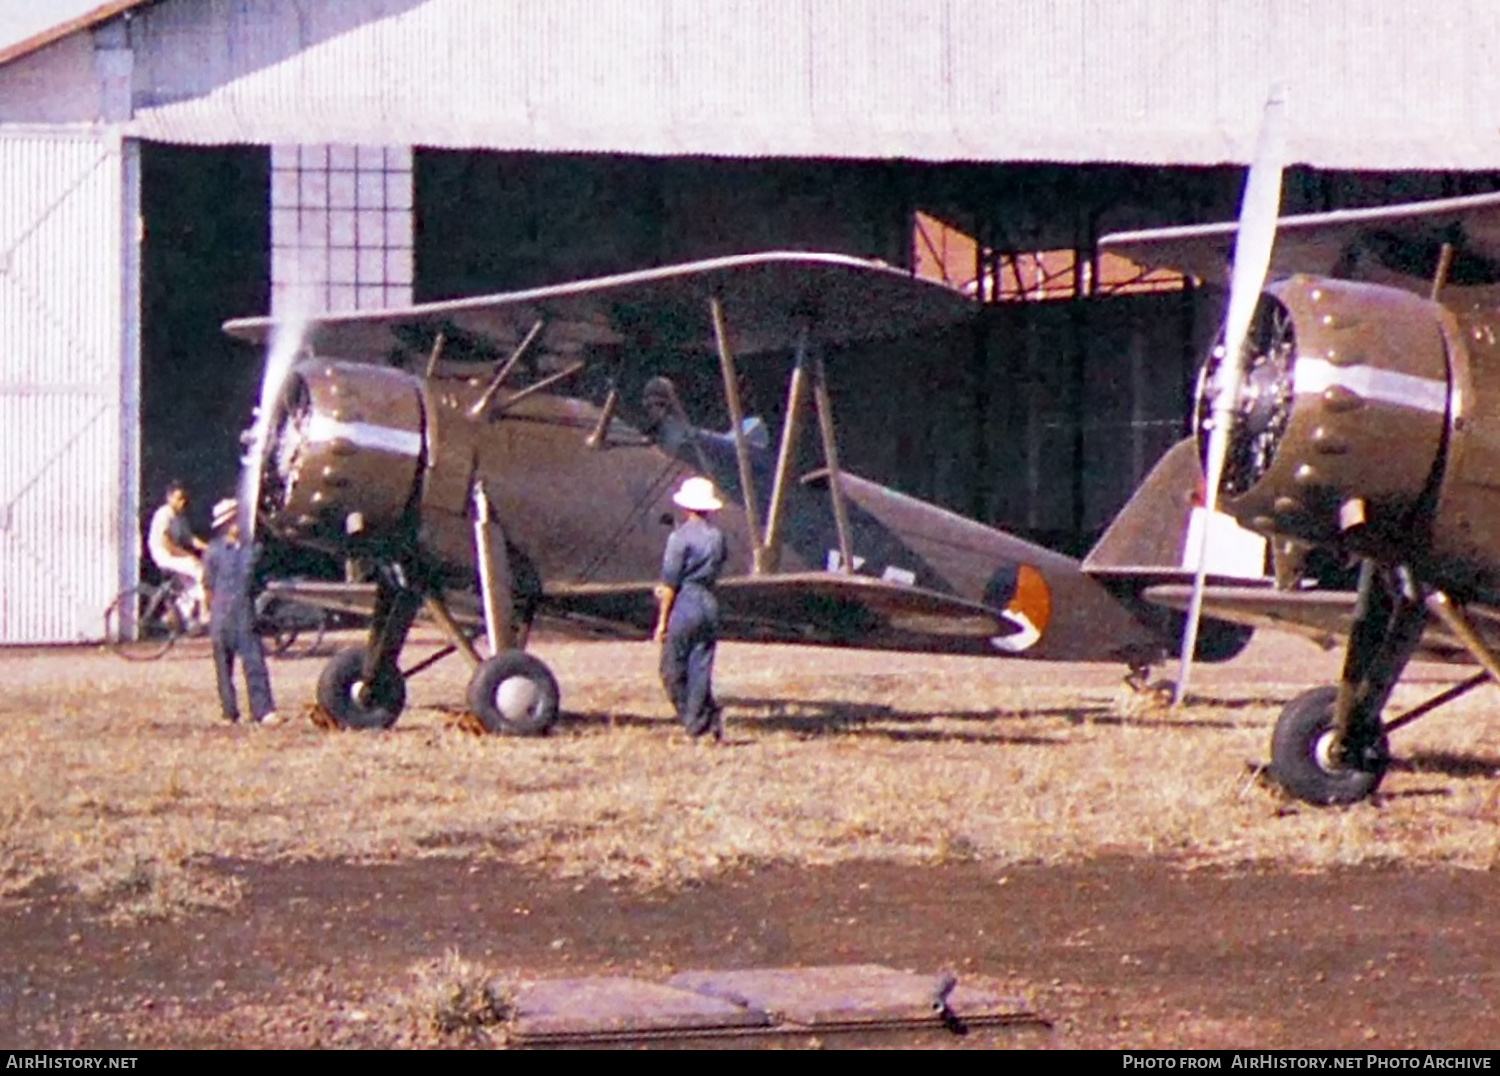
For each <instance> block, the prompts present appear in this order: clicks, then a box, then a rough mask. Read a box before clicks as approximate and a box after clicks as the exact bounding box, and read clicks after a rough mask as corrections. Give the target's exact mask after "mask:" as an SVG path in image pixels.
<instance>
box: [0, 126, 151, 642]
mask: <svg viewBox="0 0 1500 1076" xmlns="http://www.w3.org/2000/svg"><path fill="white" fill-rule="evenodd" d="M133 161H134V147H133V146H131V145H129V144H125V145H123V146H122V145H121V143H120V141H119V139H118V138H117V137H115V138H112V137H111V136H109V135H107V134H101V133H99V132H78V133H50V134H49V133H31V134H20V133H15V132H0V190H3V191H4V192H5V196H4V197H3V198H0V326H3V327H4V347H3V348H0V642H6V643H40V642H62V641H73V640H79V639H94V638H98V637H100V635H101V634H102V631H103V621H102V616H103V611H104V607H105V606H106V605H107V604H108V603H109V601H110V600H111V598H113V596H114V595H115V593H116V592H117V591H118V590H119V588H120V587H121V585H122V584H123V583H124V582H125V581H127V580H129V579H130V578H133V576H134V573H135V570H136V567H135V561H134V557H133V556H132V555H127V551H133V549H134V545H135V536H134V533H133V532H134V526H133V521H134V519H135V514H136V513H135V507H136V499H137V491H136V478H135V474H136V460H135V456H136V447H135V438H136V433H135V429H136V425H137V417H136V414H135V409H136V401H137V400H138V385H137V381H136V377H135V371H134V367H133V362H134V360H133V356H134V354H135V351H136V347H135V345H134V342H133V339H132V334H133V333H134V332H135V326H136V324H137V319H136V316H135V314H134V312H133V310H132V309H131V306H132V304H133V295H134V287H135V285H134V283H133V281H134V279H135V275H134V265H133V264H132V257H131V254H130V252H131V251H132V250H134V243H133V242H131V239H133V235H130V234H127V232H126V227H125V224H126V221H127V220H128V221H129V222H130V225H131V230H132V232H133V228H134V221H135V214H134V213H133V212H132V213H130V214H128V215H127V214H125V213H124V212H123V208H124V206H125V205H126V204H127V202H130V200H131V199H133V191H134V188H135V178H134V177H135V168H134V164H133ZM132 204H133V203H132ZM122 250H124V251H125V252H126V253H125V254H124V255H123V256H122V255H121V253H120V252H121V251H122ZM122 520H129V521H131V526H130V527H129V528H127V529H125V530H124V531H122V527H121V521H122Z"/></svg>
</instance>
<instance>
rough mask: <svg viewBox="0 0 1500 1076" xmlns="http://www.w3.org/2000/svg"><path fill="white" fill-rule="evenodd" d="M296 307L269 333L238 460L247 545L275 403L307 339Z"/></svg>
mask: <svg viewBox="0 0 1500 1076" xmlns="http://www.w3.org/2000/svg"><path fill="white" fill-rule="evenodd" d="M295 305H296V306H297V307H298V309H297V310H296V311H295V312H294V313H293V315H292V316H290V317H288V318H286V319H285V320H283V321H279V322H277V324H276V326H275V328H274V329H273V330H272V333H271V346H270V347H269V348H268V349H267V351H266V364H265V369H264V370H263V371H262V373H261V380H260V402H259V403H258V404H257V405H256V408H255V417H254V420H253V421H252V423H251V425H250V429H249V431H248V432H247V433H246V434H245V436H244V441H245V454H244V456H243V458H242V459H241V466H240V488H239V491H238V497H239V502H240V528H241V531H242V532H243V534H244V537H245V541H247V542H253V541H254V540H255V532H256V525H257V523H258V522H259V520H260V480H261V473H262V471H263V470H264V469H265V465H266V453H267V452H268V451H269V450H270V440H271V433H272V430H271V423H272V421H273V419H274V417H275V411H276V401H277V400H279V399H280V398H281V392H282V389H283V388H284V387H285V386H286V380H287V376H288V375H289V374H290V373H291V370H292V365H293V364H294V363H295V362H296V360H297V356H298V355H299V354H300V353H301V351H302V345H303V343H304V341H305V340H306V337H307V322H308V319H307V315H306V313H305V311H304V310H303V309H302V307H303V305H304V304H301V303H298V304H295Z"/></svg>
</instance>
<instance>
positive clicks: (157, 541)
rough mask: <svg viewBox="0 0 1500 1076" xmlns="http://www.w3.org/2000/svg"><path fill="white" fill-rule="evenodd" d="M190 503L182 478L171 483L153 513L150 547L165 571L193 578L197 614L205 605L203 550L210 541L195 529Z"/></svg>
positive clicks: (148, 547)
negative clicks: (206, 540) (189, 516)
mask: <svg viewBox="0 0 1500 1076" xmlns="http://www.w3.org/2000/svg"><path fill="white" fill-rule="evenodd" d="M187 505H188V495H187V488H186V487H185V486H184V485H183V484H182V483H181V482H176V481H174V482H171V483H169V484H168V485H167V497H166V500H165V501H164V502H163V503H162V504H161V505H160V506H159V507H158V508H157V509H156V512H155V514H154V515H152V517H151V528H150V530H149V531H148V532H147V538H146V548H147V549H148V550H150V552H151V560H152V562H153V563H154V564H155V565H156V566H157V567H158V568H160V569H161V570H162V571H163V572H167V573H169V574H174V575H182V576H186V577H187V578H188V579H189V580H190V581H191V582H192V587H191V588H190V589H189V590H188V592H187V594H188V597H189V599H190V600H191V602H192V605H193V609H194V612H195V614H196V613H197V612H199V611H201V610H202V608H203V562H202V561H201V560H200V559H199V554H201V553H202V552H203V550H205V549H207V548H208V543H207V542H205V541H203V539H201V538H199V537H198V536H197V535H196V534H194V533H193V526H192V524H191V523H190V522H189V521H188V517H187V514H186V513H187Z"/></svg>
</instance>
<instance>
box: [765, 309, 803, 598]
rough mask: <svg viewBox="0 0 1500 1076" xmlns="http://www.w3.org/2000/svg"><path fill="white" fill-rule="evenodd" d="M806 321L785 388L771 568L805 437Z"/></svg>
mask: <svg viewBox="0 0 1500 1076" xmlns="http://www.w3.org/2000/svg"><path fill="white" fill-rule="evenodd" d="M807 334H808V326H807V322H806V321H803V322H802V324H801V325H800V326H798V328H797V361H796V365H794V366H793V367H792V377H791V380H790V381H789V382H788V383H787V390H786V420H785V422H783V423H782V427H781V447H780V449H779V450H778V451H777V453H776V477H775V479H774V480H773V481H772V484H771V507H770V508H769V509H768V510H767V513H766V515H767V518H766V539H765V543H764V545H765V551H766V554H765V555H766V563H767V566H768V567H769V569H770V570H771V571H773V572H774V571H775V570H776V569H777V568H779V567H780V566H781V523H782V511H783V509H784V508H785V507H786V491H787V486H788V485H789V483H790V480H791V476H792V463H793V456H794V455H795V454H796V451H797V441H798V439H799V438H800V437H801V436H802V412H803V409H804V407H805V405H806V402H807Z"/></svg>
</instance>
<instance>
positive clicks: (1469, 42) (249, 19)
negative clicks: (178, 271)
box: [0, 0, 1500, 170]
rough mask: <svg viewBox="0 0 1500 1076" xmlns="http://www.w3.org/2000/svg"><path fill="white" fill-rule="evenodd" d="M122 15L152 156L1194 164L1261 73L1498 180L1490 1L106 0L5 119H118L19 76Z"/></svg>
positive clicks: (1263, 79)
mask: <svg viewBox="0 0 1500 1076" xmlns="http://www.w3.org/2000/svg"><path fill="white" fill-rule="evenodd" d="M127 15H128V16H130V19H131V21H130V27H129V31H128V35H126V36H127V37H128V41H129V49H130V52H131V58H132V63H131V67H130V68H129V70H128V72H127V73H128V77H129V79H130V108H129V116H130V118H129V120H128V124H127V130H128V131H129V132H130V133H134V134H136V135H138V136H139V137H143V138H147V139H154V140H159V141H167V142H180V143H200V144H220V143H252V144H268V143H269V144H274V143H290V142H346V143H347V142H353V143H366V142H388V143H390V142H397V143H410V144H415V145H425V146H447V147H455V148H457V147H466V148H490V149H508V150H540V151H563V152H606V153H640V154H652V155H716V156H752V157H753V156H780V157H823V158H830V157H831V158H907V159H915V160H928V161H957V160H965V161H1052V162H1059V163H1082V162H1131V163H1145V164H1205V165H1206V164H1218V163H1236V162H1244V161H1246V160H1248V158H1249V156H1250V154H1251V151H1252V149H1253V143H1254V137H1255V128H1256V124H1257V122H1258V116H1259V113H1260V107H1261V104H1262V102H1263V101H1264V99H1265V96H1266V93H1267V90H1268V88H1269V87H1270V86H1271V85H1272V84H1273V83H1275V82H1278V81H1279V82H1282V83H1283V84H1285V85H1286V87H1287V92H1288V98H1289V105H1288V119H1289V128H1290V130H1289V133H1288V149H1289V151H1290V155H1291V157H1292V159H1293V160H1295V161H1298V162H1301V163H1306V164H1311V165H1314V166H1316V167H1321V168H1331V169H1384V170H1397V169H1408V170H1409V169H1432V170H1489V169H1496V168H1500V137H1496V134H1495V132H1496V131H1497V130H1500V66H1497V65H1495V64H1493V63H1492V62H1491V61H1490V56H1489V51H1488V50H1489V49H1490V47H1491V45H1492V44H1493V42H1495V41H1497V40H1500V5H1497V4H1494V3H1491V2H1489V0H1363V2H1360V3H1344V4H1330V3H1328V2H1327V0H1260V2H1258V3H1253V4H1249V3H1246V4H1206V3H1203V2H1202V0H1112V2H1110V3H1098V2H1097V0H1008V2H1004V3H1000V2H996V0H820V2H819V3H816V4H811V3H806V4H804V3H788V2H784V0H719V2H716V3H713V4H705V3H701V2H696V0H363V2H358V3H354V2H351V3H341V4H307V3H299V2H297V0H138V2H135V3H129V2H124V0H117V2H115V3H107V4H102V5H100V6H98V7H96V8H94V9H93V10H92V11H91V12H88V13H86V14H85V15H83V16H81V17H78V18H75V19H73V20H72V21H70V22H66V23H62V24H60V25H59V26H57V27H55V28H53V30H51V31H48V32H47V33H44V34H41V35H38V36H37V37H34V38H32V39H29V41H28V42H24V43H22V45H20V46H13V47H12V48H10V49H7V50H5V51H3V52H0V123H6V122H11V123H15V122H22V123H24V122H58V121H59V119H66V120H69V121H76V122H95V121H97V120H99V119H101V118H103V117H104V116H106V115H113V114H114V113H104V112H100V113H98V114H95V115H88V114H86V113H87V111H88V108H87V104H86V102H87V99H88V95H86V94H84V95H80V94H78V93H77V92H76V87H75V88H74V92H72V93H70V94H68V95H66V107H64V106H63V105H61V104H57V105H55V107H53V108H52V109H51V110H50V111H48V110H47V109H45V108H43V107H41V102H43V101H44V99H45V98H46V97H47V93H46V86H47V79H46V78H38V74H39V73H40V74H42V75H46V74H47V69H46V67H45V65H46V64H47V63H48V60H47V57H48V55H49V54H53V53H56V54H58V55H61V53H62V52H63V51H64V50H65V49H66V47H67V46H68V42H69V41H70V40H72V39H74V38H78V37H81V36H83V34H84V32H85V31H87V30H88V29H89V28H90V27H93V26H96V25H100V24H107V23H108V22H109V20H111V19H114V18H116V17H121V16H127ZM116 47H118V46H116ZM38 65H41V71H40V72H39V71H38V70H37V67H38ZM20 66H29V67H30V68H32V69H31V70H30V72H29V74H30V77H29V78H28V79H27V80H26V81H25V82H24V86H25V88H26V92H25V93H17V92H8V87H7V76H9V75H10V74H11V69H13V68H16V67H20ZM1435 72H1440V73H1441V77H1435V74H1434V73H1435ZM54 77H55V78H56V79H75V80H76V79H79V78H89V77H93V78H97V79H99V80H101V82H102V81H103V80H105V79H106V78H108V77H114V78H115V79H117V80H118V79H119V78H120V70H119V68H118V67H110V66H109V65H107V64H101V63H99V62H98V61H97V60H95V61H93V62H92V63H91V64H90V63H86V62H83V61H76V62H75V63H74V64H73V65H72V66H67V65H65V64H64V63H62V62H61V61H60V60H59V61H58V62H57V64H56V65H55V76H54ZM15 85H18V83H15V82H12V84H11V86H12V87H14V86H15ZM96 96H103V91H101V92H100V93H99V94H97V95H96ZM69 109H71V110H72V112H73V113H77V114H66V115H65V114H64V113H67V112H68V110H69ZM33 113H34V114H33Z"/></svg>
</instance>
